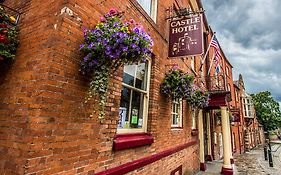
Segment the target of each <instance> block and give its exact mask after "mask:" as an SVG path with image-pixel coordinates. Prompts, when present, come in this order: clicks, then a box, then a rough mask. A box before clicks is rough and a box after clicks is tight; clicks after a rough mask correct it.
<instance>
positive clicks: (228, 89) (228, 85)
mask: <svg viewBox="0 0 281 175" xmlns="http://www.w3.org/2000/svg"><path fill="white" fill-rule="evenodd" d="M227 91H231V87H230V84H229V83H228V84H227Z"/></svg>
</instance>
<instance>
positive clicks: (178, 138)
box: [0, 0, 199, 175]
mask: <svg viewBox="0 0 281 175" xmlns="http://www.w3.org/2000/svg"><path fill="white" fill-rule="evenodd" d="M132 2H133V3H132ZM134 2H135V1H134V0H125V1H124V0H116V1H114V3H112V1H109V0H103V1H101V0H99V1H90V0H56V1H35V0H30V1H24V2H23V1H19V0H16V1H15V0H13V1H12V0H6V2H5V3H6V4H7V5H10V6H12V7H14V8H16V9H18V10H19V11H20V12H22V16H21V20H20V23H19V29H20V36H19V39H20V46H19V48H18V51H17V56H16V61H15V63H14V64H13V65H12V66H11V67H10V68H9V69H8V70H5V71H4V73H3V74H2V72H1V81H0V82H1V84H0V88H1V91H0V115H1V116H0V117H1V122H0V134H1V137H0V152H1V154H0V155H1V160H0V173H1V174H5V173H6V174H36V175H39V174H56V173H61V174H88V173H89V174H93V173H95V172H99V171H103V170H105V169H108V168H112V167H116V166H118V165H121V164H123V163H127V162H129V161H132V160H136V159H138V158H141V157H145V156H148V155H151V154H154V153H157V152H160V151H163V150H166V149H168V148H172V147H174V146H176V145H180V144H183V143H186V142H188V141H190V140H192V139H197V137H193V138H192V137H191V134H190V133H191V117H190V114H189V110H188V109H189V108H188V106H187V104H185V103H184V107H183V108H184V111H183V113H184V119H183V125H184V127H183V129H180V130H171V127H170V125H171V117H170V112H171V104H170V101H169V100H168V99H167V98H166V97H165V96H163V95H161V94H160V92H159V84H160V82H161V80H162V79H163V77H164V73H165V72H166V71H168V70H169V69H170V68H171V65H172V64H174V63H176V64H178V65H179V66H180V67H181V68H183V69H185V70H187V71H190V70H189V68H188V67H187V65H188V64H189V63H188V61H189V60H185V61H182V60H180V59H173V60H169V59H167V50H166V49H163V48H167V40H166V39H167V21H166V20H165V10H166V9H167V8H168V7H169V6H171V5H172V3H173V1H172V0H159V2H158V4H159V5H158V12H159V13H158V21H157V24H154V23H151V22H150V20H147V19H146V18H147V16H145V15H143V14H142V13H143V10H140V9H139V7H138V6H135V5H134V4H135V3H134ZM111 7H115V8H118V9H119V10H120V11H125V16H124V19H129V18H134V19H135V20H136V21H137V22H139V23H141V24H142V25H144V27H145V29H146V30H147V31H148V32H149V33H150V34H151V36H152V37H153V39H154V43H155V46H154V47H153V51H154V54H155V55H156V56H155V58H154V59H153V61H152V75H151V88H150V100H149V117H148V132H150V133H152V135H153V137H154V140H155V141H154V143H153V144H152V145H151V146H144V147H141V148H136V149H128V150H124V151H117V152H113V151H112V141H113V137H114V135H115V134H116V130H117V117H118V112H119V109H118V108H119V101H120V91H121V80H122V78H121V74H122V69H120V70H119V71H118V73H116V74H115V75H114V77H115V78H114V79H112V80H111V81H110V87H111V88H110V92H109V94H110V95H109V99H108V104H107V108H106V111H107V116H106V117H105V119H104V120H98V119H97V114H95V115H93V116H90V114H91V113H92V111H93V104H94V102H93V101H91V102H90V103H89V104H84V97H85V95H86V92H87V88H88V83H89V78H90V77H84V76H82V74H81V73H80V72H79V61H80V60H81V58H82V55H81V53H80V52H79V51H78V48H79V45H80V44H81V43H82V42H83V33H82V27H88V28H91V27H93V26H94V25H95V24H96V23H97V21H98V19H99V17H100V16H102V15H103V14H105V13H106V12H108V10H109V9H110V8H111ZM141 12H142V13H141ZM198 63H199V60H198ZM194 152H198V145H196V146H194V147H192V148H187V149H185V150H183V151H181V152H178V153H176V154H174V155H171V156H169V157H167V158H165V159H163V160H165V161H162V160H159V161H158V163H157V162H155V163H154V164H151V165H149V166H147V167H144V168H143V169H142V170H137V171H143V172H145V173H147V174H148V173H149V171H154V172H156V171H157V172H158V173H159V174H169V172H167V171H170V170H173V169H175V168H176V167H178V166H179V165H180V164H182V165H183V169H184V171H192V172H193V171H196V170H197V169H198V162H199V160H198V157H196V156H194V155H195V154H194ZM191 155H193V156H192V159H191V160H190V159H189V158H190V156H191ZM196 155H197V154H196ZM187 159H188V161H187ZM166 160H167V161H166ZM159 162H161V163H159ZM168 165H169V166H168ZM191 165H192V166H191ZM166 166H167V167H166ZM152 167H153V170H151V168H152ZM164 167H165V168H164Z"/></svg>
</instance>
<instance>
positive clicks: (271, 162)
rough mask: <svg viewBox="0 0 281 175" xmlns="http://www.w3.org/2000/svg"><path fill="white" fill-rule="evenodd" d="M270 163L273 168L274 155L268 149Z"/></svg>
mask: <svg viewBox="0 0 281 175" xmlns="http://www.w3.org/2000/svg"><path fill="white" fill-rule="evenodd" d="M268 163H269V166H270V167H273V161H272V154H271V150H270V149H268Z"/></svg>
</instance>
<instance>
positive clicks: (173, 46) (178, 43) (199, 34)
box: [168, 15, 203, 57]
mask: <svg viewBox="0 0 281 175" xmlns="http://www.w3.org/2000/svg"><path fill="white" fill-rule="evenodd" d="M202 25H203V24H202V16H201V15H197V16H191V17H186V18H182V19H177V20H171V21H170V31H169V53H168V56H169V57H183V56H192V55H201V54H203V27H202Z"/></svg>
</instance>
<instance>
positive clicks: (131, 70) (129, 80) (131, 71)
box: [123, 65, 136, 86]
mask: <svg viewBox="0 0 281 175" xmlns="http://www.w3.org/2000/svg"><path fill="white" fill-rule="evenodd" d="M135 74H136V65H125V66H124V72H123V83H126V84H128V85H131V86H134V79H135Z"/></svg>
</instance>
